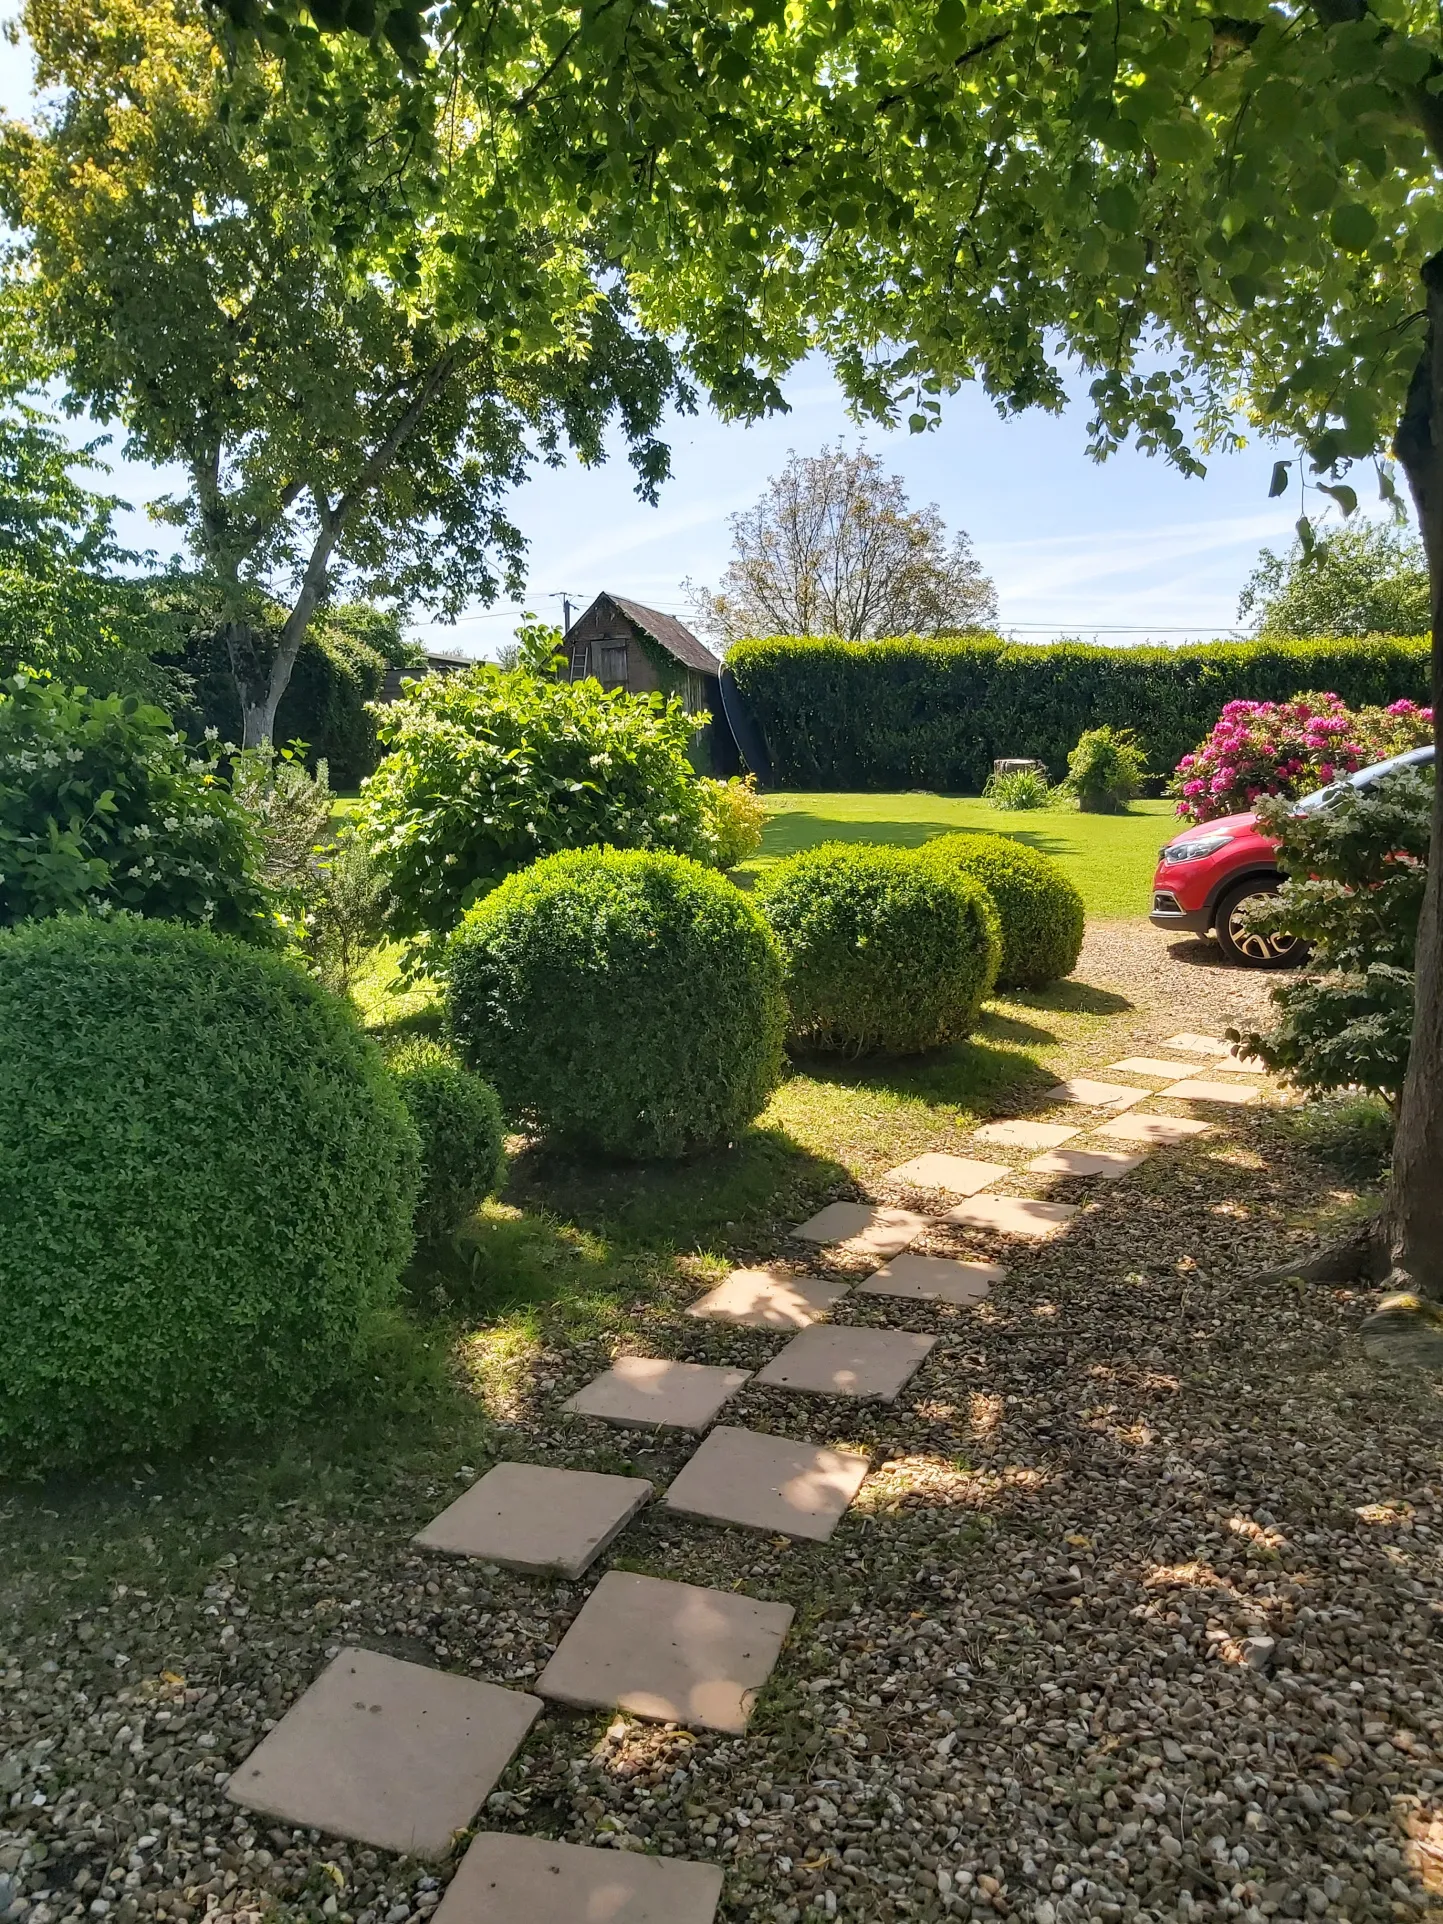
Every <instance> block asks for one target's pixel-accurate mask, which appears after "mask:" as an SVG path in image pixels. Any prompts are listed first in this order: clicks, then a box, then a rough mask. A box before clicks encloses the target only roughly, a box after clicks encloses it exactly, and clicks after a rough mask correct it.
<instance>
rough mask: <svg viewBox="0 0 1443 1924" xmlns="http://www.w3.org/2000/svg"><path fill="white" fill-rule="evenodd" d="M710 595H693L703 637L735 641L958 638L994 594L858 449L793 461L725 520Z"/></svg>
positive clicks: (976, 568)
mask: <svg viewBox="0 0 1443 1924" xmlns="http://www.w3.org/2000/svg"><path fill="white" fill-rule="evenodd" d="M731 531H732V560H731V564H730V565H729V567H728V568H727V571H726V573H725V575H724V576H723V577H722V585H721V589H720V592H719V593H717V594H715V595H713V594H711V593H710V592H709V591H708V590H706V589H704V588H703V589H701V590H699V591H697V592H695V593H694V595H693V601H694V604H695V606H696V609H697V613H698V619H699V620H700V622H701V625H702V626H703V627H704V628H706V629H707V630H708V632H710V633H711V634H714V635H716V636H717V637H718V638H719V639H720V640H723V641H737V640H740V638H741V637H742V636H743V635H838V636H840V637H841V639H842V640H843V641H875V640H877V639H878V638H879V637H880V636H884V635H936V634H958V633H967V632H968V631H970V630H974V629H983V628H986V627H989V626H990V625H991V624H993V623H995V621H996V620H997V591H996V589H995V588H994V587H993V585H992V582H991V580H990V579H989V577H988V576H987V575H985V574H984V573H983V572H982V567H981V564H980V563H979V562H978V561H977V559H976V557H975V556H974V555H973V553H972V543H971V541H970V539H969V538H968V536H967V535H965V534H963V533H961V532H959V533H958V534H956V535H955V536H954V537H953V539H952V541H951V543H950V545H949V543H948V542H947V539H946V531H945V529H944V526H943V522H942V517H941V515H940V514H939V513H938V512H937V509H936V506H935V505H932V506H929V507H926V508H913V507H911V506H909V504H908V501H907V490H906V486H905V484H904V483H903V481H902V477H901V476H900V475H897V474H888V473H887V472H886V470H885V469H884V468H883V466H882V463H881V462H880V461H879V460H878V458H877V456H876V455H875V454H868V453H867V451H866V450H865V449H864V448H858V449H856V450H855V451H854V452H852V453H849V452H848V451H847V450H846V449H845V448H842V447H836V448H823V449H822V451H821V453H820V454H817V455H811V456H807V455H798V454H793V455H792V456H791V458H790V459H789V460H788V462H787V465H786V467H785V468H783V470H782V472H781V473H780V474H778V475H775V476H773V478H772V479H771V481H769V482H768V484H767V491H766V493H765V494H764V495H763V496H762V498H761V500H760V501H758V502H757V504H756V506H755V507H753V508H749V509H748V510H747V512H746V513H745V514H735V515H733V516H732V518H731Z"/></svg>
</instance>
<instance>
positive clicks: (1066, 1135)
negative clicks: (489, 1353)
mask: <svg viewBox="0 0 1443 1924" xmlns="http://www.w3.org/2000/svg"><path fill="white" fill-rule="evenodd" d="M972 1133H973V1135H974V1136H976V1138H977V1140H978V1141H979V1142H999V1143H1005V1144H1006V1146H1007V1147H1008V1148H1009V1149H1056V1148H1057V1146H1058V1144H1059V1143H1064V1142H1070V1141H1071V1140H1072V1138H1073V1137H1074V1136H1080V1135H1081V1134H1082V1131H1081V1130H1080V1129H1069V1128H1067V1127H1066V1126H1065V1125H1064V1124H1063V1123H1060V1122H1026V1121H1024V1120H1022V1118H1020V1117H1019V1118H1017V1119H1016V1120H1015V1121H1010V1122H984V1123H983V1125H982V1127H981V1128H980V1129H974V1130H973V1132H972Z"/></svg>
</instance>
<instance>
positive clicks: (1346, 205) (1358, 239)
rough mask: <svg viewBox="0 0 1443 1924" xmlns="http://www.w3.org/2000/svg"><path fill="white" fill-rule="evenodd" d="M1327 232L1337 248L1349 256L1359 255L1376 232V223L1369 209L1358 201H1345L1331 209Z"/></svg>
mask: <svg viewBox="0 0 1443 1924" xmlns="http://www.w3.org/2000/svg"><path fill="white" fill-rule="evenodd" d="M1328 231H1329V232H1330V233H1331V234H1332V236H1333V239H1334V240H1335V241H1336V242H1337V244H1338V246H1339V247H1341V248H1344V249H1345V250H1346V251H1347V252H1348V253H1350V254H1361V253H1362V251H1363V249H1364V248H1365V247H1367V246H1368V245H1369V243H1370V242H1371V241H1372V239H1373V237H1374V236H1375V235H1376V233H1377V232H1378V223H1377V220H1376V219H1375V218H1374V215H1373V210H1372V208H1371V207H1365V206H1364V205H1363V203H1362V201H1360V200H1346V201H1344V202H1343V204H1342V206H1341V207H1335V208H1334V209H1333V217H1332V219H1331V221H1330V222H1329V223H1328Z"/></svg>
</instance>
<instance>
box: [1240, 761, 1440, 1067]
mask: <svg viewBox="0 0 1443 1924" xmlns="http://www.w3.org/2000/svg"><path fill="white" fill-rule="evenodd" d="M1432 805H1433V783H1432V780H1431V779H1430V777H1429V775H1428V774H1426V773H1423V772H1415V771H1413V770H1405V771H1400V772H1399V773H1397V774H1395V775H1392V776H1390V777H1389V778H1388V780H1387V781H1384V782H1376V783H1374V784H1372V785H1371V786H1370V787H1368V788H1363V789H1355V788H1343V789H1341V790H1340V791H1339V792H1338V795H1337V797H1336V799H1335V800H1334V801H1333V802H1332V804H1331V806H1329V807H1326V808H1316V809H1307V810H1302V811H1296V810H1294V809H1292V808H1290V807H1289V805H1288V804H1287V803H1286V802H1284V801H1280V800H1270V801H1266V802H1264V803H1262V804H1261V805H1260V806H1259V809H1258V818H1259V820H1260V822H1261V823H1262V824H1263V825H1264V826H1265V828H1266V829H1267V832H1268V833H1269V834H1271V835H1275V836H1276V837H1277V838H1278V841H1279V843H1280V855H1279V861H1280V863H1281V866H1282V867H1283V868H1284V869H1285V870H1286V871H1287V873H1288V876H1289V880H1288V881H1287V882H1285V883H1284V885H1283V887H1282V888H1281V889H1280V890H1279V891H1278V893H1277V894H1276V895H1275V896H1272V897H1271V898H1269V899H1268V901H1267V902H1266V903H1265V904H1263V905H1260V906H1259V907H1258V908H1256V909H1254V910H1253V911H1252V912H1251V914H1250V916H1249V920H1250V921H1251V922H1252V923H1253V924H1254V926H1255V927H1258V928H1260V929H1265V930H1267V931H1269V932H1274V931H1280V930H1281V931H1286V932H1287V933H1288V934H1290V935H1296V936H1298V937H1300V938H1301V939H1302V940H1304V941H1306V942H1308V943H1310V944H1311V945H1312V951H1313V953H1312V958H1311V961H1310V964H1309V967H1308V972H1307V974H1306V975H1304V976H1303V977H1301V978H1300V979H1298V980H1294V981H1288V982H1283V983H1280V984H1279V985H1278V986H1277V987H1276V988H1275V989H1274V990H1273V1002H1274V1005H1275V1007H1276V1009H1277V1011H1278V1020H1277V1022H1276V1024H1275V1025H1274V1027H1273V1028H1272V1029H1271V1030H1269V1031H1267V1032H1266V1033H1264V1034H1252V1033H1249V1034H1247V1035H1246V1037H1245V1039H1244V1048H1245V1050H1246V1051H1247V1052H1248V1053H1251V1054H1255V1055H1259V1056H1261V1057H1262V1058H1263V1060H1264V1061H1265V1062H1266V1063H1268V1065H1269V1066H1270V1067H1271V1068H1274V1069H1277V1070H1280V1071H1281V1072H1282V1073H1283V1074H1284V1075H1286V1076H1287V1077H1288V1079H1289V1080H1290V1081H1292V1082H1294V1083H1296V1084H1297V1085H1298V1087H1299V1088H1303V1089H1309V1090H1314V1091H1326V1090H1332V1089H1344V1088H1358V1089H1363V1090H1367V1091H1370V1092H1372V1093H1374V1094H1377V1095H1381V1096H1385V1097H1386V1098H1387V1099H1388V1100H1389V1101H1395V1100H1396V1099H1397V1097H1398V1096H1399V1094H1400V1093H1401V1091H1402V1087H1403V1078H1404V1075H1405V1073H1406V1071H1407V1067H1408V1050H1409V1043H1410V1039H1411V1036H1412V1029H1413V968H1414V961H1415V956H1416V952H1417V944H1418V918H1419V916H1420V914H1421V912H1422V907H1423V890H1424V885H1425V883H1426V881H1427V864H1428V842H1429V830H1430V824H1431V813H1432Z"/></svg>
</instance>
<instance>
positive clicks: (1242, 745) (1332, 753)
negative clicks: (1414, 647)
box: [1170, 694, 1433, 822]
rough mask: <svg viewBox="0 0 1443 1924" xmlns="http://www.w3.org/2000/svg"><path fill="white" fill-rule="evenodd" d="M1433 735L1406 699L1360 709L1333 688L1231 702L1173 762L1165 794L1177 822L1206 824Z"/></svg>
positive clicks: (1307, 788)
mask: <svg viewBox="0 0 1443 1924" xmlns="http://www.w3.org/2000/svg"><path fill="white" fill-rule="evenodd" d="M1432 739H1433V711H1432V709H1431V708H1420V707H1419V706H1418V704H1417V703H1416V702H1412V701H1395V702H1393V703H1392V704H1391V705H1390V706H1389V707H1387V708H1359V709H1351V708H1349V707H1348V706H1347V704H1346V703H1345V702H1343V701H1342V700H1341V699H1340V698H1339V697H1338V696H1337V695H1332V694H1321V695H1295V696H1294V697H1293V699H1292V700H1291V701H1230V702H1229V703H1228V704H1227V706H1226V707H1225V708H1224V709H1223V711H1222V714H1221V715H1220V716H1219V717H1218V721H1217V726H1216V727H1215V728H1214V729H1213V731H1212V733H1211V734H1210V735H1209V736H1208V738H1207V740H1206V741H1205V742H1204V743H1203V744H1202V746H1201V747H1200V748H1198V749H1196V750H1195V751H1194V753H1192V754H1191V755H1184V756H1183V758H1182V760H1181V762H1179V764H1178V767H1177V772H1176V774H1175V775H1174V777H1173V781H1172V786H1171V790H1170V792H1171V793H1172V794H1173V795H1174V796H1175V797H1176V798H1177V812H1178V814H1179V815H1181V816H1182V818H1183V820H1184V821H1188V822H1211V821H1214V820H1216V819H1217V817H1219V816H1220V815H1240V814H1242V813H1244V812H1245V811H1246V810H1248V809H1250V808H1252V807H1254V806H1255V804H1256V803H1257V802H1259V801H1260V800H1261V799H1262V798H1263V797H1264V796H1265V795H1284V796H1291V795H1306V794H1308V793H1310V792H1311V791H1312V790H1313V789H1315V788H1323V787H1326V786H1327V784H1328V783H1329V782H1333V781H1339V780H1341V779H1342V778H1343V777H1344V776H1345V775H1351V774H1353V773H1354V771H1355V770H1357V769H1359V768H1366V767H1367V766H1368V765H1369V764H1370V763H1371V762H1378V761H1382V760H1384V759H1385V758H1386V757H1387V756H1389V755H1399V754H1402V753H1403V751H1404V750H1405V749H1409V748H1419V747H1421V746H1422V745H1423V744H1424V743H1425V742H1428V741H1431V740H1432Z"/></svg>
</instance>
